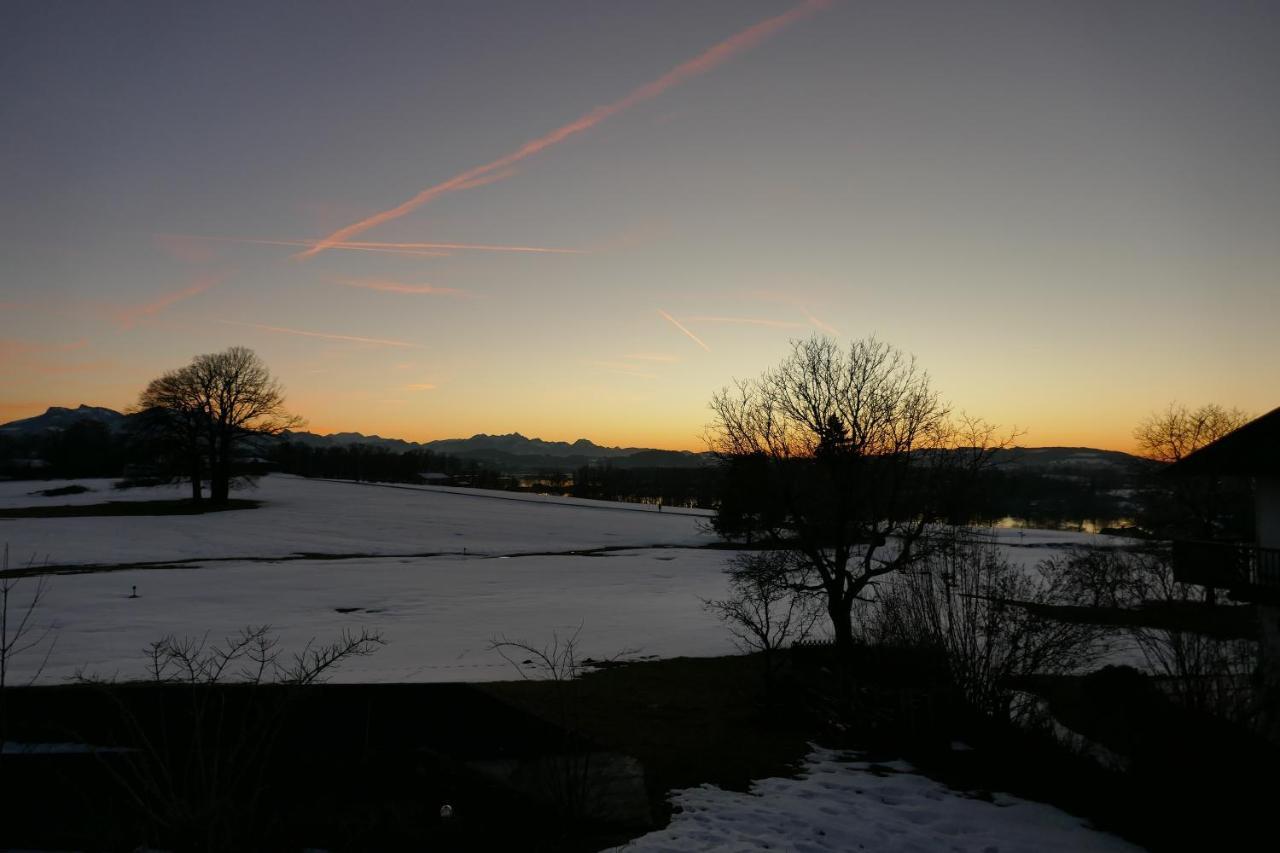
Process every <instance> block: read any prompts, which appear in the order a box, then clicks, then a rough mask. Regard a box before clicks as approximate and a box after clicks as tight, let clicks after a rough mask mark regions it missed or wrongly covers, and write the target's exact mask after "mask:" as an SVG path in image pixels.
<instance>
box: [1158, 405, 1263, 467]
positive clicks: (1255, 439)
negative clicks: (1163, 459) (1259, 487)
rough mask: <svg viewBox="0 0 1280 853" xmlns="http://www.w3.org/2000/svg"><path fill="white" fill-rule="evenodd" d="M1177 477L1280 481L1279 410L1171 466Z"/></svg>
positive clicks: (1251, 422) (1253, 421)
mask: <svg viewBox="0 0 1280 853" xmlns="http://www.w3.org/2000/svg"><path fill="white" fill-rule="evenodd" d="M1167 470H1168V471H1169V472H1170V473H1174V474H1209V473H1212V474H1244V475H1252V476H1257V475H1267V476H1277V477H1280V409H1273V410H1272V411H1270V412H1268V413H1267V414H1265V415H1263V416H1262V417H1260V418H1256V419H1254V420H1252V421H1249V423H1247V424H1245V425H1244V426H1242V427H1240V428H1239V429H1238V430H1236V431H1235V432H1229V433H1227V434H1226V435H1224V436H1223V437H1222V438H1220V439H1218V440H1217V441H1215V442H1213V443H1211V444H1206V445H1205V446H1204V447H1202V448H1200V449H1199V450H1197V451H1195V452H1194V453H1191V454H1189V455H1187V456H1186V457H1184V458H1183V459H1180V460H1179V461H1177V462H1175V463H1174V464H1173V465H1170V466H1169V468H1168V469H1167Z"/></svg>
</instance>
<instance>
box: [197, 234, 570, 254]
mask: <svg viewBox="0 0 1280 853" xmlns="http://www.w3.org/2000/svg"><path fill="white" fill-rule="evenodd" d="M192 239H196V240H218V241H221V242H225V243H250V244H253V245H255V246H308V247H313V246H316V245H318V241H316V240H258V239H251V238H247V237H246V238H240V237H193V238H192ZM329 248H330V249H349V250H354V251H361V252H395V253H399V254H405V255H429V256H431V257H437V258H444V257H448V255H449V252H450V251H459V252H516V253H521V254H535V255H589V254H591V252H592V251H593V250H591V249H566V248H562V247H559V246H504V245H498V244H494V243H380V242H374V241H368V240H353V241H348V242H345V243H334V244H333V245H332V246H329Z"/></svg>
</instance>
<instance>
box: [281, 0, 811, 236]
mask: <svg viewBox="0 0 1280 853" xmlns="http://www.w3.org/2000/svg"><path fill="white" fill-rule="evenodd" d="M832 2H833V0H805V2H803V3H801V4H800V5H799V6H796V7H795V8H793V9H791V10H790V11H787V12H784V13H782V14H781V15H777V16H775V17H773V18H768V19H766V20H763V21H761V22H760V23H758V24H754V25H752V26H750V27H747V28H746V29H745V30H742V31H741V32H739V33H736V34H734V35H732V36H730V37H729V38H727V39H725V40H724V41H722V42H720V43H719V44H716V45H713V46H712V47H710V48H708V49H707V50H705V51H703V52H702V53H700V54H698V55H697V56H695V57H694V58H693V59H690V60H688V61H687V62H682V63H681V64H679V65H677V66H676V67H675V68H673V69H671V70H670V71H668V72H667V73H666V74H663V75H662V76H661V77H659V78H658V79H657V80H654V81H652V82H650V83H646V84H644V85H643V86H641V87H640V88H638V89H635V90H633V91H632V92H631V93H630V94H628V95H627V96H626V97H624V98H622V99H621V100H617V101H614V102H613V103H611V104H605V105H604V106H600V107H596V108H595V109H593V110H592V111H591V112H589V113H586V114H585V115H583V116H581V117H579V118H577V119H575V120H573V121H571V122H569V123H568V124H565V125H562V126H560V127H558V128H556V129H555V130H553V131H551V132H550V133H548V134H546V135H544V136H540V137H538V138H537V139H532V140H530V141H528V142H526V143H525V144H524V145H521V146H520V147H519V148H517V149H516V150H515V151H512V152H511V153H510V154H506V155H504V156H502V157H499V158H498V159H497V160H493V161H491V162H488V163H485V164H484V165H482V166H476V167H474V168H472V169H468V170H467V171H465V172H462V173H460V174H457V175H454V176H453V177H452V178H450V179H449V180H447V181H444V182H442V183H439V184H436V185H434V186H430V187H427V188H426V189H425V190H423V191H422V192H420V193H418V194H417V195H415V196H414V197H413V198H411V199H409V200H408V201H406V202H404V203H403V204H399V205H397V206H395V207H393V208H390V209H389V210H384V211H382V212H381V213H375V214H374V215H372V216H369V217H366V218H365V219H361V220H360V221H359V222H353V223H352V224H350V225H348V226H346V227H344V228H339V229H338V230H337V231H334V232H333V233H332V234H330V235H329V236H328V237H324V238H322V239H320V240H318V241H316V243H315V245H313V246H312V247H311V248H309V249H307V250H306V251H304V252H299V253H298V254H296V255H294V257H295V258H309V257H311V256H312V255H316V254H319V253H320V252H323V251H324V250H325V249H329V248H332V247H333V246H335V245H336V244H338V243H343V242H345V241H347V240H349V239H351V238H352V237H354V236H356V235H357V234H361V233H363V232H365V231H368V230H369V229H370V228H373V227H375V226H378V225H381V224H383V223H384V222H390V221H392V220H393V219H399V218H400V217H401V216H404V215H405V214H407V213H411V212H412V211H414V210H417V209H418V208H419V207H421V206H422V205H424V204H426V203H427V202H429V201H432V200H433V199H436V198H439V197H440V196H442V195H445V194H446V193H451V192H456V191H458V190H462V189H467V188H468V187H469V186H471V185H474V184H475V183H476V181H477V180H481V179H483V178H485V177H486V176H488V175H491V174H492V173H494V172H501V171H505V170H507V169H509V168H511V167H512V166H514V165H515V164H516V163H519V162H520V161H521V160H524V159H526V158H528V157H532V156H533V155H534V154H537V153H538V152H540V151H542V150H544V149H546V148H550V147H551V146H553V145H558V144H559V143H561V142H564V141H565V140H567V139H570V138H572V137H574V136H577V135H578V134H579V133H582V132H584V131H587V130H590V129H591V128H593V127H595V126H596V125H597V124H599V123H600V122H602V121H604V120H605V119H609V118H612V117H613V116H616V115H618V114H619V113H622V112H625V111H627V110H629V109H631V108H632V107H634V106H636V105H637V104H642V103H644V102H645V101H651V100H653V99H654V98H656V97H658V96H659V95H661V94H662V93H663V92H665V91H666V90H668V89H670V88H671V87H673V86H677V85H679V84H681V83H683V82H685V81H686V80H688V79H690V78H692V77H696V76H698V75H699V74H705V73H706V72H708V71H710V70H711V69H713V68H715V67H717V66H719V65H722V64H723V63H725V62H726V61H728V60H729V59H731V58H732V57H734V56H735V55H737V54H739V53H741V52H742V51H744V50H750V49H751V48H753V47H756V46H757V45H759V44H760V43H761V42H763V41H765V40H766V39H768V38H769V37H770V36H772V35H774V34H775V33H777V32H778V31H779V30H782V29H783V28H785V27H787V26H789V25H790V24H793V23H795V22H796V21H799V20H801V19H803V18H807V17H809V16H810V15H812V14H814V13H816V12H819V11H821V10H823V9H826V8H827V7H828V6H830V5H831V3H832Z"/></svg>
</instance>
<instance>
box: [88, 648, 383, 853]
mask: <svg viewBox="0 0 1280 853" xmlns="http://www.w3.org/2000/svg"><path fill="white" fill-rule="evenodd" d="M384 644H385V643H384V641H383V639H382V637H381V635H380V634H378V633H377V632H373V631H369V630H362V631H360V632H358V633H356V632H352V631H349V630H344V631H343V632H342V634H341V635H340V636H339V638H338V639H336V640H334V641H332V642H328V643H320V644H317V643H315V642H314V641H312V642H309V643H307V645H306V646H305V647H304V648H303V649H302V650H301V651H298V652H295V653H293V654H290V655H286V654H285V653H284V652H283V651H282V650H281V649H280V647H279V640H278V638H277V637H276V635H275V634H274V633H273V632H272V630H271V628H270V626H267V625H261V626H250V627H246V628H244V629H242V630H241V631H240V632H239V633H237V634H235V635H232V636H228V637H225V638H223V639H222V640H220V641H211V640H210V639H209V637H208V635H205V636H203V637H178V636H174V635H169V636H167V637H164V638H163V639H161V640H158V641H156V642H153V643H151V644H150V645H149V646H148V647H147V649H146V651H145V654H146V656H147V678H146V679H145V681H143V682H139V683H134V684H132V685H123V686H122V685H118V684H115V683H114V682H112V681H109V680H102V679H97V678H94V677H92V676H87V675H84V674H78V675H77V680H78V681H79V682H80V683H82V684H92V685H96V686H98V687H100V688H101V689H102V690H103V691H104V693H105V695H106V696H107V698H109V699H110V700H111V701H112V702H113V703H114V705H115V708H116V711H117V712H118V714H119V721H120V724H121V725H122V727H123V732H122V734H123V735H124V737H125V738H126V739H127V740H126V742H127V743H129V744H130V751H131V759H130V760H129V761H127V762H119V763H117V762H115V761H112V760H111V753H109V752H104V753H100V754H99V758H101V759H102V760H103V763H102V767H103V769H104V770H105V771H106V772H107V773H108V774H109V775H110V776H111V777H112V778H113V779H114V781H115V782H116V784H117V785H118V786H119V790H120V792H121V793H122V794H123V795H124V796H125V797H126V798H127V799H128V801H129V802H130V803H132V804H133V806H134V807H135V808H136V809H137V810H138V812H139V813H140V814H141V815H142V816H143V818H144V821H143V825H142V826H141V827H140V829H141V830H142V831H144V832H145V833H146V834H147V843H146V844H144V845H142V846H143V847H145V848H147V849H152V848H155V847H159V846H161V845H164V846H166V847H167V848H168V849H180V850H210V851H213V850H249V849H263V843H264V835H265V834H266V833H267V832H268V831H269V830H270V827H271V824H272V821H273V819H274V818H273V815H274V811H273V803H272V800H271V797H270V795H269V776H270V770H271V764H272V757H273V753H274V750H275V748H276V744H277V741H278V739H279V737H280V734H281V732H282V731H283V727H284V726H285V725H286V724H287V723H288V721H289V718H290V713H291V712H292V709H293V708H294V707H295V703H296V702H297V701H298V700H300V699H301V697H303V696H304V695H306V691H307V690H308V689H309V685H313V684H316V683H317V682H320V681H323V680H324V678H325V677H326V676H327V675H328V674H329V673H330V672H331V671H332V670H333V668H334V667H337V666H339V665H341V664H342V663H344V662H346V661H348V660H351V659H353V658H359V657H365V656H368V655H371V654H373V653H375V652H376V651H377V650H378V649H379V648H380V647H381V646H383V645H384ZM147 683H150V684H152V685H154V686H155V687H157V688H159V689H155V690H138V689H137V688H138V687H139V686H140V685H142V684H147ZM237 687H239V688H240V689H236V688H237ZM268 688H270V689H268Z"/></svg>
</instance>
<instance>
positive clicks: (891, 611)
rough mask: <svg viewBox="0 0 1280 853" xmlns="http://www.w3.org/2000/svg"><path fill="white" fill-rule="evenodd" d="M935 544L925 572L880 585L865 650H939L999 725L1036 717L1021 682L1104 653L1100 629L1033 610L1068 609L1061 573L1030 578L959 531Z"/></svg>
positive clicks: (960, 685) (973, 700) (864, 615)
mask: <svg viewBox="0 0 1280 853" xmlns="http://www.w3.org/2000/svg"><path fill="white" fill-rule="evenodd" d="M931 545H932V547H931V549H930V551H929V554H928V556H927V557H925V558H924V559H923V560H922V562H921V563H920V564H918V568H917V569H915V570H913V571H909V572H900V573H899V574H897V575H895V576H893V577H892V578H890V579H887V580H885V581H883V582H881V583H879V584H877V586H876V589H875V594H874V596H873V597H871V598H870V599H869V600H865V601H863V602H861V603H860V611H861V612H860V614H859V616H860V619H859V623H860V625H861V628H862V638H861V639H862V640H863V642H866V643H880V644H889V645H897V646H906V647H919V648H926V649H934V650H936V651H937V652H938V653H940V655H941V656H942V657H943V658H944V659H945V660H946V664H947V670H948V676H949V678H950V680H951V682H952V684H953V686H954V687H955V688H956V689H957V690H958V691H959V693H960V695H961V696H962V697H963V698H964V700H965V701H966V702H967V703H968V704H969V705H970V706H971V707H972V708H973V709H974V710H976V711H978V712H979V713H981V714H982V715H984V716H986V717H988V718H991V719H993V720H996V721H999V722H1010V721H1014V720H1019V719H1024V718H1025V716H1026V713H1027V712H1028V711H1029V710H1030V701H1031V700H1030V699H1029V698H1027V697H1024V696H1023V695H1022V694H1020V693H1019V692H1018V691H1017V690H1015V688H1014V686H1013V684H1014V682H1015V681H1016V680H1017V679H1018V678H1020V677H1023V676H1029V675H1041V674H1065V673H1070V672H1075V671H1078V670H1080V669H1082V668H1084V667H1086V666H1088V665H1089V664H1091V663H1093V662H1095V661H1096V660H1097V658H1098V657H1099V655H1100V654H1101V653H1102V651H1104V649H1105V645H1104V643H1103V636H1102V631H1101V630H1100V629H1099V628H1097V627H1094V626H1091V625H1080V624H1073V623H1067V622H1063V621H1060V620H1058V619H1054V618H1052V617H1051V616H1048V615H1045V614H1044V613H1043V611H1040V610H1038V609H1037V608H1036V607H1035V606H1034V605H1053V604H1062V603H1065V602H1066V601H1067V599H1068V597H1069V595H1070V593H1069V591H1068V590H1067V589H1066V588H1065V587H1064V585H1063V584H1062V583H1061V582H1060V581H1059V580H1057V579H1055V578H1054V577H1053V576H1052V574H1043V573H1042V574H1039V575H1037V574H1034V573H1029V572H1027V571H1026V570H1024V569H1023V568H1022V567H1020V566H1017V565H1014V564H1013V563H1011V562H1010V561H1009V560H1008V558H1007V557H1005V556H1004V553H1003V552H1002V551H1001V549H1000V548H999V546H998V545H996V543H995V542H994V540H991V539H989V538H983V537H979V536H975V535H972V534H969V533H965V532H962V531H958V530H956V531H951V532H950V533H948V534H946V535H944V536H940V537H935V539H934V541H933V542H932V543H931ZM1025 605H1032V606H1031V607H1027V606H1025Z"/></svg>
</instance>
